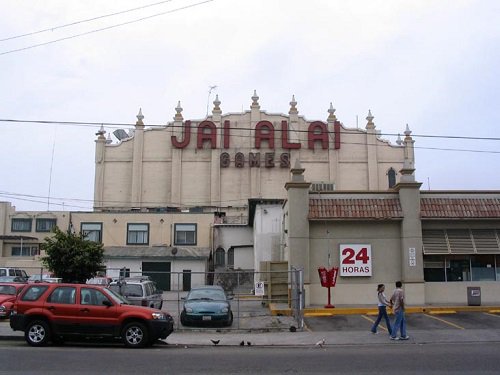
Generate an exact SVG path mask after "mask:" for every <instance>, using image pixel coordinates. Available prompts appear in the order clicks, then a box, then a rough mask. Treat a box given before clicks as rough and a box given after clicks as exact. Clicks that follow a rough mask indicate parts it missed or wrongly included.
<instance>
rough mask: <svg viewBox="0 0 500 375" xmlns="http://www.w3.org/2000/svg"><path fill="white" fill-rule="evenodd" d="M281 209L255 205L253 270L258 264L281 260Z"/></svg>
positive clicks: (278, 205) (278, 206) (266, 205)
mask: <svg viewBox="0 0 500 375" xmlns="http://www.w3.org/2000/svg"><path fill="white" fill-rule="evenodd" d="M282 217H283V209H282V207H281V205H280V204H275V205H270V204H269V205H268V204H263V205H257V207H256V208H255V216H254V227H253V230H254V233H253V234H254V252H255V257H254V269H255V270H256V271H259V270H260V262H264V261H271V260H283V259H281V245H280V239H281V233H282V220H283V218H282Z"/></svg>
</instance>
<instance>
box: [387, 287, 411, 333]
mask: <svg viewBox="0 0 500 375" xmlns="http://www.w3.org/2000/svg"><path fill="white" fill-rule="evenodd" d="M402 287H403V283H402V282H401V281H396V289H394V292H393V293H392V297H391V303H392V311H393V312H394V315H395V316H396V318H395V319H394V324H393V325H392V333H391V340H408V339H409V338H410V336H407V335H406V318H405V295H404V292H403V289H402ZM398 330H399V331H400V334H401V336H400V337H397V336H396V335H397V333H398Z"/></svg>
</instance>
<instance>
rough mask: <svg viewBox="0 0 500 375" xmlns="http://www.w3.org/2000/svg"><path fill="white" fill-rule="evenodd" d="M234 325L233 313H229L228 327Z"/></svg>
mask: <svg viewBox="0 0 500 375" xmlns="http://www.w3.org/2000/svg"><path fill="white" fill-rule="evenodd" d="M232 325H233V312H232V311H229V317H228V319H227V322H226V327H231V326H232Z"/></svg>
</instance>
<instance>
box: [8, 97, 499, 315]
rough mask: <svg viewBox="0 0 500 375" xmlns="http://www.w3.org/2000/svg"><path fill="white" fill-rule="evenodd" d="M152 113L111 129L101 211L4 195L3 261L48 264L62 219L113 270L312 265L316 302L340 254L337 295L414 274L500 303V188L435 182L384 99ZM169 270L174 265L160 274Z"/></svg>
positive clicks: (416, 299) (310, 295)
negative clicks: (350, 121) (391, 135)
mask: <svg viewBox="0 0 500 375" xmlns="http://www.w3.org/2000/svg"><path fill="white" fill-rule="evenodd" d="M213 104H214V107H213V109H212V112H211V114H210V115H207V117H206V118H203V119H200V120H185V119H184V118H183V115H182V108H181V106H180V103H179V104H178V106H177V108H176V109H175V110H176V114H175V116H174V121H173V122H170V123H168V124H166V125H162V126H150V127H147V126H146V125H145V124H144V122H143V120H144V116H143V115H142V112H141V111H139V115H138V116H137V122H136V124H135V127H134V129H133V131H130V132H128V133H127V132H125V131H124V130H121V131H115V132H114V133H115V135H116V136H117V138H119V140H118V142H113V141H111V138H110V136H109V135H108V137H106V131H105V129H103V128H101V130H100V131H99V132H98V133H97V139H96V151H95V165H96V167H95V189H94V211H93V212H18V211H16V210H15V209H14V208H13V207H11V206H10V204H9V203H7V202H5V203H0V255H1V257H0V264H2V265H10V266H23V265H24V266H26V265H28V264H29V265H32V266H33V267H39V265H40V262H39V256H40V255H39V250H37V249H39V243H40V242H41V241H43V238H44V237H45V236H46V235H50V233H49V232H48V230H50V228H51V227H52V226H54V225H58V226H59V227H60V228H73V229H74V230H75V231H79V232H81V233H82V234H84V236H85V237H86V238H87V239H89V240H92V241H98V242H102V243H103V245H104V248H105V260H106V267H107V273H108V274H109V275H110V276H112V277H117V276H119V275H120V272H123V273H125V274H136V273H141V274H149V275H152V276H153V277H156V276H158V279H157V280H158V282H159V283H160V286H161V287H162V289H164V290H176V289H177V290H187V289H189V287H190V286H191V285H195V284H203V283H205V282H209V281H210V280H209V279H207V277H205V273H206V272H207V271H210V272H212V271H215V272H219V271H224V270H227V269H242V270H245V271H257V272H258V271H260V267H261V264H262V262H266V261H278V262H280V261H285V262H287V263H288V267H300V268H303V270H304V280H305V287H306V293H305V295H306V303H307V304H308V305H322V304H324V303H325V302H326V299H327V296H326V293H327V291H326V289H325V288H323V287H322V286H321V284H320V278H319V275H318V268H320V267H326V268H331V267H338V268H339V273H338V276H337V284H336V286H335V288H334V289H333V292H332V295H333V301H334V303H336V304H347V305H366V304H373V303H375V302H376V301H375V299H374V296H375V292H374V291H375V290H376V285H377V284H379V283H384V284H386V285H387V286H388V288H390V287H391V286H392V285H393V284H394V282H395V281H397V280H401V281H403V283H404V285H405V290H406V293H407V298H408V303H409V304H438V303H440V304H441V303H449V304H453V303H456V304H465V303H467V302H468V297H469V295H468V290H469V288H476V289H477V288H479V289H480V293H481V297H482V301H483V303H491V304H493V303H500V297H499V296H500V192H498V191H459V190H457V191H421V190H420V187H421V184H420V183H419V182H418V181H416V180H415V175H414V173H415V157H414V140H413V139H412V137H411V131H410V130H409V129H408V127H407V128H406V130H405V131H404V132H403V133H404V139H400V138H398V140H397V142H396V144H391V143H390V142H388V141H386V140H384V139H382V138H381V137H380V135H379V132H378V130H377V129H376V127H375V123H374V122H373V119H374V117H373V116H372V114H371V113H370V112H369V113H368V116H367V117H366V120H367V123H366V125H365V126H364V128H363V129H359V128H348V127H346V126H344V125H343V124H342V123H341V122H340V121H339V120H338V119H337V117H336V116H335V109H333V107H332V105H331V104H330V108H329V109H328V110H327V113H328V115H327V116H326V119H325V120H324V121H323V120H319V121H309V120H307V119H306V118H305V117H303V116H299V114H298V109H297V108H298V107H297V102H296V101H295V98H292V100H291V102H290V106H289V108H288V114H286V115H285V114H269V113H267V112H265V111H262V110H261V109H260V104H259V97H258V96H257V94H256V93H254V95H253V96H252V98H251V103H250V109H249V110H247V111H243V112H241V113H228V114H224V115H223V114H222V110H221V107H220V106H221V102H220V101H219V99H218V97H217V98H216V99H215V101H214V102H213ZM160 275H162V276H161V277H160Z"/></svg>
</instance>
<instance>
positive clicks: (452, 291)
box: [425, 281, 500, 305]
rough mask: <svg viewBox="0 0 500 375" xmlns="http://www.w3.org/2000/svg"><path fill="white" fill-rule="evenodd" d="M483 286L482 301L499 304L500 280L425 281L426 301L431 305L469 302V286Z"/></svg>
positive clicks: (486, 303)
mask: <svg viewBox="0 0 500 375" xmlns="http://www.w3.org/2000/svg"><path fill="white" fill-rule="evenodd" d="M471 286H472V287H480V288H481V303H482V304H484V305H488V304H496V305H497V304H498V303H499V300H500V299H499V296H500V282H498V281H481V282H472V281H471V282H432V283H430V282H429V283H425V303H427V304H431V305H443V304H444V305H446V304H457V305H464V304H467V287H471Z"/></svg>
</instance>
